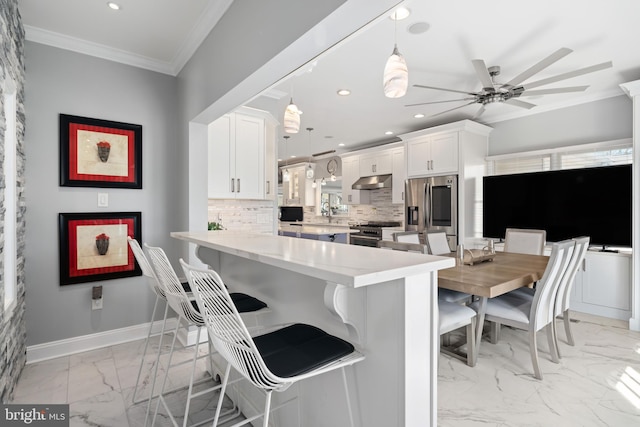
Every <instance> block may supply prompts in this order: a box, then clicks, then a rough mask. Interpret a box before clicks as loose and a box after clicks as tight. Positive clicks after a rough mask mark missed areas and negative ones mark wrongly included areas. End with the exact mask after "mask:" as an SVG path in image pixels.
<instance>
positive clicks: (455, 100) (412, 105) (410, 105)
mask: <svg viewBox="0 0 640 427" xmlns="http://www.w3.org/2000/svg"><path fill="white" fill-rule="evenodd" d="M471 99H476V98H475V97H472V98H461V99H448V100H446V101H431V102H420V103H418V104H407V105H405V107H416V106H418V105H429V104H442V103H444V102H459V101H469V100H471Z"/></svg>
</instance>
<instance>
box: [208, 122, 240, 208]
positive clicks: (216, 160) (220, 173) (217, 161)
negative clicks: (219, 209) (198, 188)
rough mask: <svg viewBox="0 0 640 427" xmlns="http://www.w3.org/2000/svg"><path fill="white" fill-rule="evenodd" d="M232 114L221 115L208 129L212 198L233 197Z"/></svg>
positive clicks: (210, 193) (209, 176)
mask: <svg viewBox="0 0 640 427" xmlns="http://www.w3.org/2000/svg"><path fill="white" fill-rule="evenodd" d="M231 129H232V123H231V116H230V115H226V116H222V117H220V118H219V119H218V120H216V121H215V122H213V123H211V124H209V129H208V144H207V145H208V147H207V163H208V165H207V166H208V194H209V197H210V198H233V197H235V192H232V188H231V178H232V173H233V171H232V162H231V158H232V157H231V156H232V153H231V148H232V145H231V135H232V130H231Z"/></svg>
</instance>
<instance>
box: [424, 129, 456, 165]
mask: <svg viewBox="0 0 640 427" xmlns="http://www.w3.org/2000/svg"><path fill="white" fill-rule="evenodd" d="M430 139H431V141H430V146H431V147H430V149H431V171H430V174H438V175H440V174H443V173H455V172H458V132H452V133H448V134H443V135H436V136H433V137H431V138H430Z"/></svg>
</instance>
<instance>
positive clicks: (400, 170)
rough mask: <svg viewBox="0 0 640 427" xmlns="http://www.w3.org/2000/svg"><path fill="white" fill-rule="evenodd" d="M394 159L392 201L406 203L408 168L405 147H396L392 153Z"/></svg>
mask: <svg viewBox="0 0 640 427" xmlns="http://www.w3.org/2000/svg"><path fill="white" fill-rule="evenodd" d="M391 156H392V160H393V178H392V180H391V203H404V181H405V180H406V179H407V168H406V166H405V161H404V148H402V147H401V148H396V149H394V150H393V152H392V153H391Z"/></svg>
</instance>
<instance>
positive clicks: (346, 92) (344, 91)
mask: <svg viewBox="0 0 640 427" xmlns="http://www.w3.org/2000/svg"><path fill="white" fill-rule="evenodd" d="M338 95H340V96H347V95H351V91H350V90H349V89H339V90H338Z"/></svg>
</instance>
